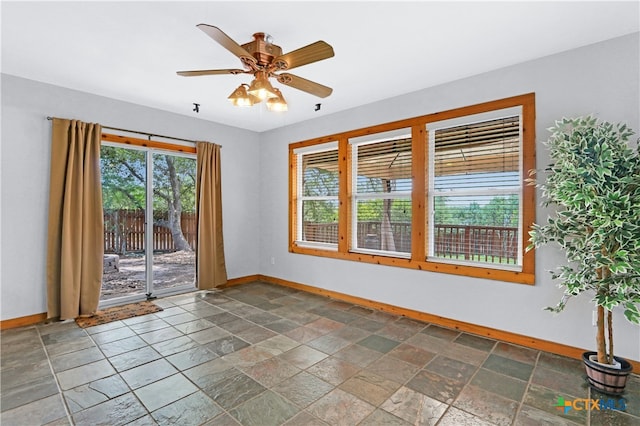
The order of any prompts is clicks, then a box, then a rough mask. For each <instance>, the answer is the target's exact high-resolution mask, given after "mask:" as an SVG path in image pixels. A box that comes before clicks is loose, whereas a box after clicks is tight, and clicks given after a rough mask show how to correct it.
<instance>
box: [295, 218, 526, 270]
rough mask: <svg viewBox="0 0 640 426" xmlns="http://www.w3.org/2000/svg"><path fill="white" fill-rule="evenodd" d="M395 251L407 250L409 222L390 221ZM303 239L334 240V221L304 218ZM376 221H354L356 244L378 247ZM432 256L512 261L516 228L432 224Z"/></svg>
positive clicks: (327, 241) (372, 247)
mask: <svg viewBox="0 0 640 426" xmlns="http://www.w3.org/2000/svg"><path fill="white" fill-rule="evenodd" d="M391 232H392V235H393V240H394V243H395V248H396V251H398V252H403V253H410V252H411V224H410V223H406V222H392V223H391ZM303 234H304V239H305V240H306V241H316V242H324V243H334V244H337V242H338V224H337V223H311V222H306V223H305V224H304V227H303ZM380 235H381V223H380V222H358V229H357V237H358V247H360V248H368V249H374V250H380ZM434 239H435V246H434V256H435V257H442V258H447V259H458V260H475V261H480V262H489V263H506V264H515V263H517V261H518V228H513V227H500V226H468V225H435V229H434Z"/></svg>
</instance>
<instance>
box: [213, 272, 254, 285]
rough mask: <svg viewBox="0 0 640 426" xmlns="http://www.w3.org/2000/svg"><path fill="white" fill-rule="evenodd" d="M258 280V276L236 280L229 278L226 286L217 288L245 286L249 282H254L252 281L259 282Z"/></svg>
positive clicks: (248, 276)
mask: <svg viewBox="0 0 640 426" xmlns="http://www.w3.org/2000/svg"><path fill="white" fill-rule="evenodd" d="M259 280H260V275H258V274H255V275H247V276H244V277H238V278H231V279H228V280H227V283H226V284H223V285H221V286H219V287H218V288H228V287H234V286H237V285H240V284H246V283H250V282H254V281H259Z"/></svg>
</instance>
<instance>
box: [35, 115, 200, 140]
mask: <svg viewBox="0 0 640 426" xmlns="http://www.w3.org/2000/svg"><path fill="white" fill-rule="evenodd" d="M54 118H56V117H49V116H47V120H49V121H51V120H53V119H54ZM101 127H102V128H103V129H109V130H118V131H120V132H128V133H137V134H139V135H146V136H149V137H156V138H165V139H173V140H175V141H182V142H191V143H197V142H198V141H194V140H191V139H183V138H174V137H173V136H164V135H156V134H154V133H147V132H140V131H138V130H127V129H119V128H117V127H109V126H102V125H101Z"/></svg>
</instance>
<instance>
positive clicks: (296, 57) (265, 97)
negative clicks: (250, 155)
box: [177, 24, 334, 111]
mask: <svg viewBox="0 0 640 426" xmlns="http://www.w3.org/2000/svg"><path fill="white" fill-rule="evenodd" d="M197 27H198V28H200V29H201V30H202V31H203V32H205V33H206V34H207V35H208V36H209V37H211V38H212V39H214V40H215V41H216V42H218V43H219V44H220V45H221V46H222V47H224V48H225V49H227V50H228V51H230V52H231V53H233V54H234V55H235V56H237V57H238V58H239V59H240V61H241V62H242V65H243V66H244V68H245V69H218V70H198V71H178V73H177V74H178V75H180V76H183V77H196V76H202V75H224V74H232V75H237V74H251V75H253V77H254V79H253V81H252V82H251V84H250V85H247V84H244V83H243V84H241V85H240V86H238V88H237V89H235V90H234V91H233V93H231V95H230V96H229V97H228V99H229V101H231V103H232V104H233V105H234V106H240V107H249V106H253V105H255V104H257V103H259V102H261V101H265V103H266V105H267V109H268V110H269V111H287V109H288V107H287V102H286V101H285V99H284V96H283V95H282V92H280V90H279V89H277V88H274V87H273V86H272V85H271V82H270V81H269V79H270V78H275V79H276V80H277V81H278V82H280V83H281V84H284V85H286V86H289V87H293V88H294V89H298V90H301V91H303V92H307V93H309V94H312V95H314V96H318V97H320V98H325V97H327V96H329V95H330V94H331V92H333V89H331V88H330V87H327V86H323V85H322V84H319V83H315V82H313V81H311V80H306V79H304V78H302V77H298V76H296V75H293V74H290V73H282V74H277V73H279V72H281V71H284V70H290V69H292V68H296V67H300V66H302V65H307V64H310V63H313V62H317V61H321V60H323V59H328V58H331V57H333V56H334V53H333V48H332V47H331V46H330V45H329V44H327V43H325V42H324V41H317V42H315V43H312V44H309V45H307V46H304V47H301V48H300V49H297V50H294V51H292V52H289V53H286V54H284V55H283V54H282V49H281V48H280V46H277V45H275V44H273V43H272V42H271V37H270V36H268V35H266V34H265V33H255V34H254V35H253V41H251V42H249V43H245V44H243V45H239V44H238V43H236V42H235V41H234V40H233V39H231V38H230V37H229V36H228V35H226V34H225V33H224V32H222V31H221V30H220V29H219V28H217V27H214V26H211V25H207V24H199V25H197Z"/></svg>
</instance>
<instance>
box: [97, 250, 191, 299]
mask: <svg viewBox="0 0 640 426" xmlns="http://www.w3.org/2000/svg"><path fill="white" fill-rule="evenodd" d="M195 263H196V256H195V252H187V251H176V252H173V253H160V254H154V255H153V286H154V289H155V290H159V289H165V288H170V287H178V286H182V285H188V284H190V285H194V282H195ZM119 264H120V270H119V271H115V270H112V271H109V270H105V274H104V275H103V278H102V294H101V300H107V299H113V298H115V297H120V296H126V295H127V294H131V293H145V292H146V290H145V285H146V284H145V257H144V256H143V255H136V254H131V255H127V256H120V260H119Z"/></svg>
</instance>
